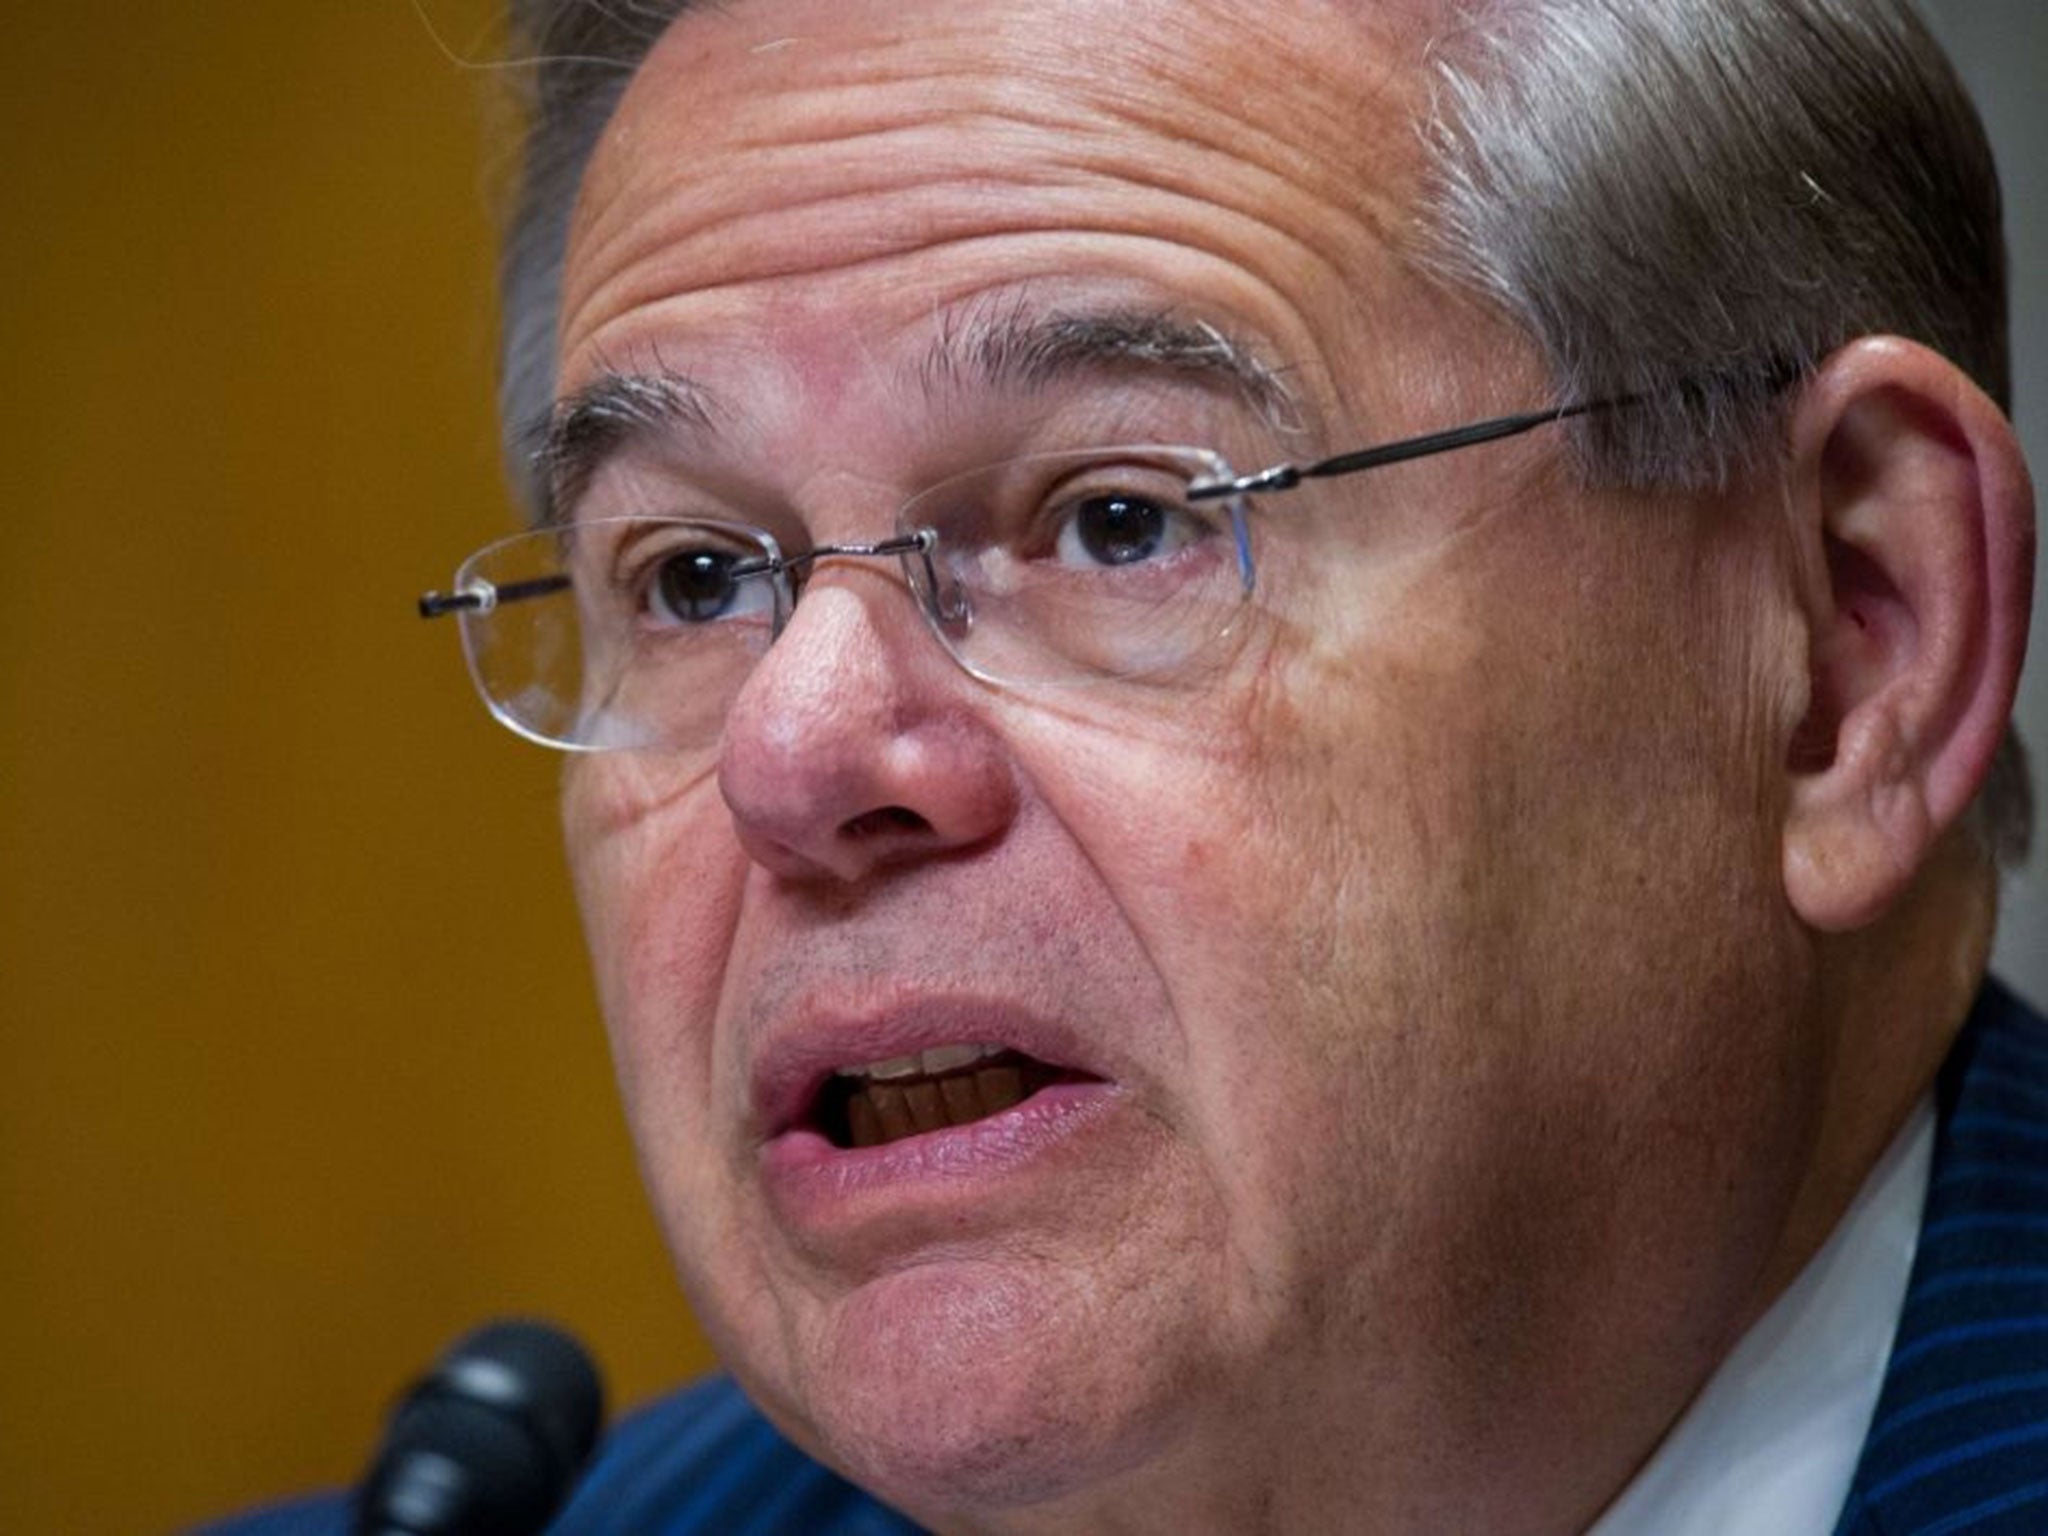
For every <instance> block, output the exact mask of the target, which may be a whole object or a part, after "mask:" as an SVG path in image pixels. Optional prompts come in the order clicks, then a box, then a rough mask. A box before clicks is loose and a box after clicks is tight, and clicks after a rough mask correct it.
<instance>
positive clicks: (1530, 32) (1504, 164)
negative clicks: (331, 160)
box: [499, 0, 2033, 863]
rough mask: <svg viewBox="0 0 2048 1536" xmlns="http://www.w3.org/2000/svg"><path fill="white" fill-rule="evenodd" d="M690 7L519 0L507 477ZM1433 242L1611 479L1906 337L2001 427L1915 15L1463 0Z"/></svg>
mask: <svg viewBox="0 0 2048 1536" xmlns="http://www.w3.org/2000/svg"><path fill="white" fill-rule="evenodd" d="M689 3H690V0H510V8H511V22H512V33H513V36H514V38H515V47H517V48H519V49H521V50H524V51H530V53H531V55H532V57H533V59H534V60H535V64H534V68H533V70H532V71H531V74H530V77H529V80H530V97H529V100H528V102H527V107H528V113H529V118H528V121H529V127H528V132H527V137H526V143H525V153H524V157H523V160H522V161H521V164H520V173H519V181H518V184H517V187H516V191H515V194H514V202H513V206H512V212H511V217H510V219H509V221H508V225H507V231H506V237H505V243H504V252H503V263H502V267H501V285H502V299H503V305H504V316H505V320H504V341H503V353H502V358H501V373H500V387H499V407H500V412H501V417H502V420H503V421H504V423H505V430H506V443H507V450H508V458H509V462H510V466H511V470H512V474H513V478H514V481H515V484H516V485H517V487H518V489H519V490H520V492H521V494H522V495H523V497H524V498H525V499H526V501H527V503H528V505H529V506H530V507H533V508H535V509H538V508H540V507H541V506H543V505H544V503H545V498H546V487H545V485H544V484H543V483H542V477H541V476H540V474H539V473H538V471H537V469H536V465H535V461H534V459H533V456H532V448H533V446H534V441H533V436H532V434H533V433H534V431H535V430H536V428H537V427H538V426H539V425H540V424H541V423H544V422H545V421H546V420H547V417H548V413H549V410H550V408H551V405H552V401H553V397H554V392H555V378H554V350H555V325H556V319H557V311H558V308H559V305H560V298H561V273H562V261H563V255H564V248H565V245H566V241H567V234H568V223H569V216H570V211H571V209H572V208H573V206H574V204H575V199H576V190H577V187H578V185H579V183H580V182H581V180H582V176H583V172H584V170H585V168H586V167H587V165H588V163H589V160H590V156H591V154H592V152H593V150H594V149H595V147H596V144H597V141H598V138H599V136H600V135H601V134H602V133H603V131H604V127H605V124H606V123H607V122H608V121H609V119H610V117H611V114H612V112H613V110H614V108H615V107H616V106H617V103H618V99H619V96H620V95H621V93H622V92H623V91H624V89H625V86H626V83H627V81H628V80H629V79H630V78H631V76H632V72H633V70H634V69H635V68H637V67H638V65H639V63H640V62H641V60H643V59H644V58H645V57H646V54H647V52H648V50H649V49H650V48H652V46H653V45H654V43H655V41H656V40H657V39H659V37H660V36H661V34H662V33H663V31H665V30H666V28H667V27H668V25H669V24H670V23H671V22H672V21H673V20H674V19H675V18H676V17H677V16H678V15H680V14H681V13H682V11H683V10H685V9H686V8H687V6H688V5H689ZM1445 10H1446V13H1447V17H1448V20H1447V24H1446V25H1445V26H1444V28H1443V29H1442V32H1441V35H1440V37H1439V39H1438V42H1437V45H1436V47H1435V48H1434V50H1433V62H1434V66H1435V70H1434V85H1435V90H1434V100H1433V110H1432V113H1431V117H1430V120H1429V122H1428V123H1426V124H1425V125H1424V129H1425V134H1426V143H1427V146H1428V149H1429V187H1430V191H1429V193H1428V196H1427V199H1426V202H1425V206H1424V209H1423V228H1422V231H1421V234H1420V237H1419V248H1418V251H1417V252H1416V255H1417V259H1418V262H1419V264H1420V265H1421V266H1422V267H1423V269H1424V270H1425V271H1426V272H1429V273H1430V274H1431V275H1433V276H1434V277H1435V278H1437V279H1438V280H1439V281H1442V282H1444V283H1445V284H1447V285H1448V286H1450V287H1452V288H1454V289H1456V290H1458V291H1461V292H1465V293H1468V294H1473V295H1476V296H1478V297H1480V298H1481V299H1483V300H1484V301H1485V302H1487V303H1489V304H1490V305H1492V306H1493V307H1495V308H1496V309H1498V310H1499V311H1500V312H1502V313H1504V314H1505V315H1506V316H1507V317H1508V318H1509V319H1510V320H1511V321H1512V322H1513V323H1515V324H1516V325H1517V326H1518V327H1519V328H1520V329H1521V330H1522V331H1523V332H1524V333H1525V334H1527V335H1528V336H1530V337H1531V338H1532V339H1533V340H1534V342H1535V343H1536V345H1537V346H1538V347H1539V348H1540V350H1541V352H1542V354H1543V356H1544V358H1545V359H1546V362H1547V364H1548V368H1549V372H1550V376H1551V381H1552V389H1553V391H1554V393H1555V394H1556V396H1557V398H1558V399H1559V400H1560V401H1563V400H1569V399H1618V398H1624V397H1626V398H1630V399H1632V400H1635V401H1637V402H1639V403H1638V404H1637V405H1636V406H1635V407H1633V408H1631V409H1629V410H1626V411H1611V412H1606V413H1604V414H1600V415H1596V416H1593V417H1588V418H1583V419H1582V420H1581V422H1580V423H1579V424H1578V425H1577V426H1576V428H1575V429H1574V432H1573V438H1574V441H1575V444H1576V448H1577V453H1578V458H1579V463H1580V468H1581V470H1582V472H1583V473H1584V474H1585V475H1586V476H1587V477H1588V478H1589V479H1590V480H1592V481H1594V482H1596V483H1608V484H1617V485H1626V486H1633V487H1639V488H1646V489H1647V488H1666V489H1701V488H1705V487H1709V486H1717V485H1724V484H1726V483H1728V482H1729V481H1730V480H1731V479H1732V478H1733V477H1735V476H1737V475H1739V474H1741V473H1744V472H1746V471H1748V470H1750V469H1753V468H1755V467H1757V466H1759V465H1761V464H1764V463H1766V462H1768V461H1769V459H1770V456H1771V455H1772V454H1773V453H1774V451H1775V450H1776V448H1777V447H1778V445H1779V442H1780V436H1781V434H1780V425H1781V417H1782V410H1783V401H1784V399H1785V395H1786V391H1785V388H1784V386H1785V383H1786V382H1787V380H1788V379H1791V378H1796V377H1798V376H1799V375H1801V374H1803V373H1806V372H1809V371H1811V370H1812V369H1813V368H1815V367H1816V366H1817V365H1818V364H1819V363H1820V361H1821V360H1822V359H1824V358H1825V357H1826V356H1827V354H1828V353H1829V352H1831V351H1833V350H1834V349H1835V348H1836V347H1838V346H1840V345H1842V344H1843V343H1844V342H1847V341H1849V340H1851V339H1853V338H1855V337H1857V336H1862V335H1872V334H1892V335H1901V336H1908V337H1912V338H1914V339H1916V340H1919V341H1922V342H1924V343H1926V344H1927V345H1928V346H1930V347H1933V348H1934V349H1935V350H1937V351H1939V352H1941V353H1943V354H1944V355H1946V356H1948V357H1949V358H1951V359H1953V360H1954V361H1955V362H1956V363H1957V364H1958V365H1959V366H1961V367H1962V368H1963V369H1965V370H1966V371H1967V372H1968V373H1969V374H1970V375H1971V376H1972V377H1973V378H1974V379H1975V380H1976V381H1977V383H1978V384H1979V385H1980V386H1981V387H1982V388H1983V389H1984V390H1985V392H1986V393H1987V394H1989V395H1990V396H1991V397H1992V398H1993V399H1994V400H1996V401H1997V402H1998V404H1999V405H2000V407H2001V408H2008V407H2009V396H2010V363H2009V360H2008V356H2007V341H2006V335H2007V325H2006V289H2005V284H2006V276H2005V247H2004V238H2003V234H2002V216H2001V209H2000V198H1999V190H1998V179H1997V174H1996V171H1995V170H1994V168H1993V164H1992V159H1991V151H1990V147H1989V145H1988V143H1987V142H1986V140H1985V137H1984V132H1983V129H1982V126H1981V125H1980V123H1979V122H1978V119H1977V115H1976V112H1975V110H1974V108H1973V107H1972V106H1971V104H1970V101H1969V97H1968V95H1967V93H1966V92H1965V91H1964V89H1963V87H1962V85H1961V83H1960V82H1959V81H1958V80H1957V79H1956V77H1955V74H1954V72H1953V70H1952V69H1951V68H1950V67H1949V64H1948V61H1947V59H1946V57H1945V56H1944V55H1943V53H1942V51H1941V49H1940V47H1939V45H1937V44H1936V43H1935V42H1934V40H1933V39H1932V37H1931V36H1929V34H1928V33H1927V31H1926V29H1925V28H1924V27H1923V26H1922V25H1921V24H1920V22H1919V20H1918V19H1917V18H1916V17H1915V16H1914V14H1913V12H1912V11H1911V9H1910V8H1909V6H1908V5H1907V3H1906V0H1710V3H1704V0H1447V3H1446V5H1445ZM1973 815H1974V818H1975V820H1976V824H1977V828H1978V831H1979V833H1980V834H1981V836H1982V838H1983V841H1984V843H1985V845H1986V847H1987V848H1988V849H1989V850H1990V851H1991V852H1992V854H1993V855H1994V857H1996V858H1997V859H1998V860H1999V861H2000V862H2002V863H2017V862H2018V861H2019V860H2020V859H2021V858H2023V857H2024V855H2025V852H2026V848H2027V845H2028V843H2029V841H2030V838H2031V832H2032V823H2033V808H2032V804H2031V795H2030V790H2029V786H2028V778H2027V771H2026V764H2025V759H2024V756H2023V755H2022V752H2021V749H2020V744H2019V741H2018V739H2017V737H2015V736H2013V735H2012V734H2011V733H2010V732H2008V734H2007V736H2006V739H2005V741H2004V742H2003V743H2002V744H2001V746H2000V749H1999V753H1998V758H1997V760H1996V761H1995V762H1994V764H1993V766H1992V770H1991V773H1990V776H1989V779H1988V781H1987V783H1986V786H1985V789H1984V791H1983V793H1982V794H1981V795H1980V796H1979V801H1978V805H1977V807H1976V808H1975V810H1974V812H1973Z"/></svg>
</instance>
